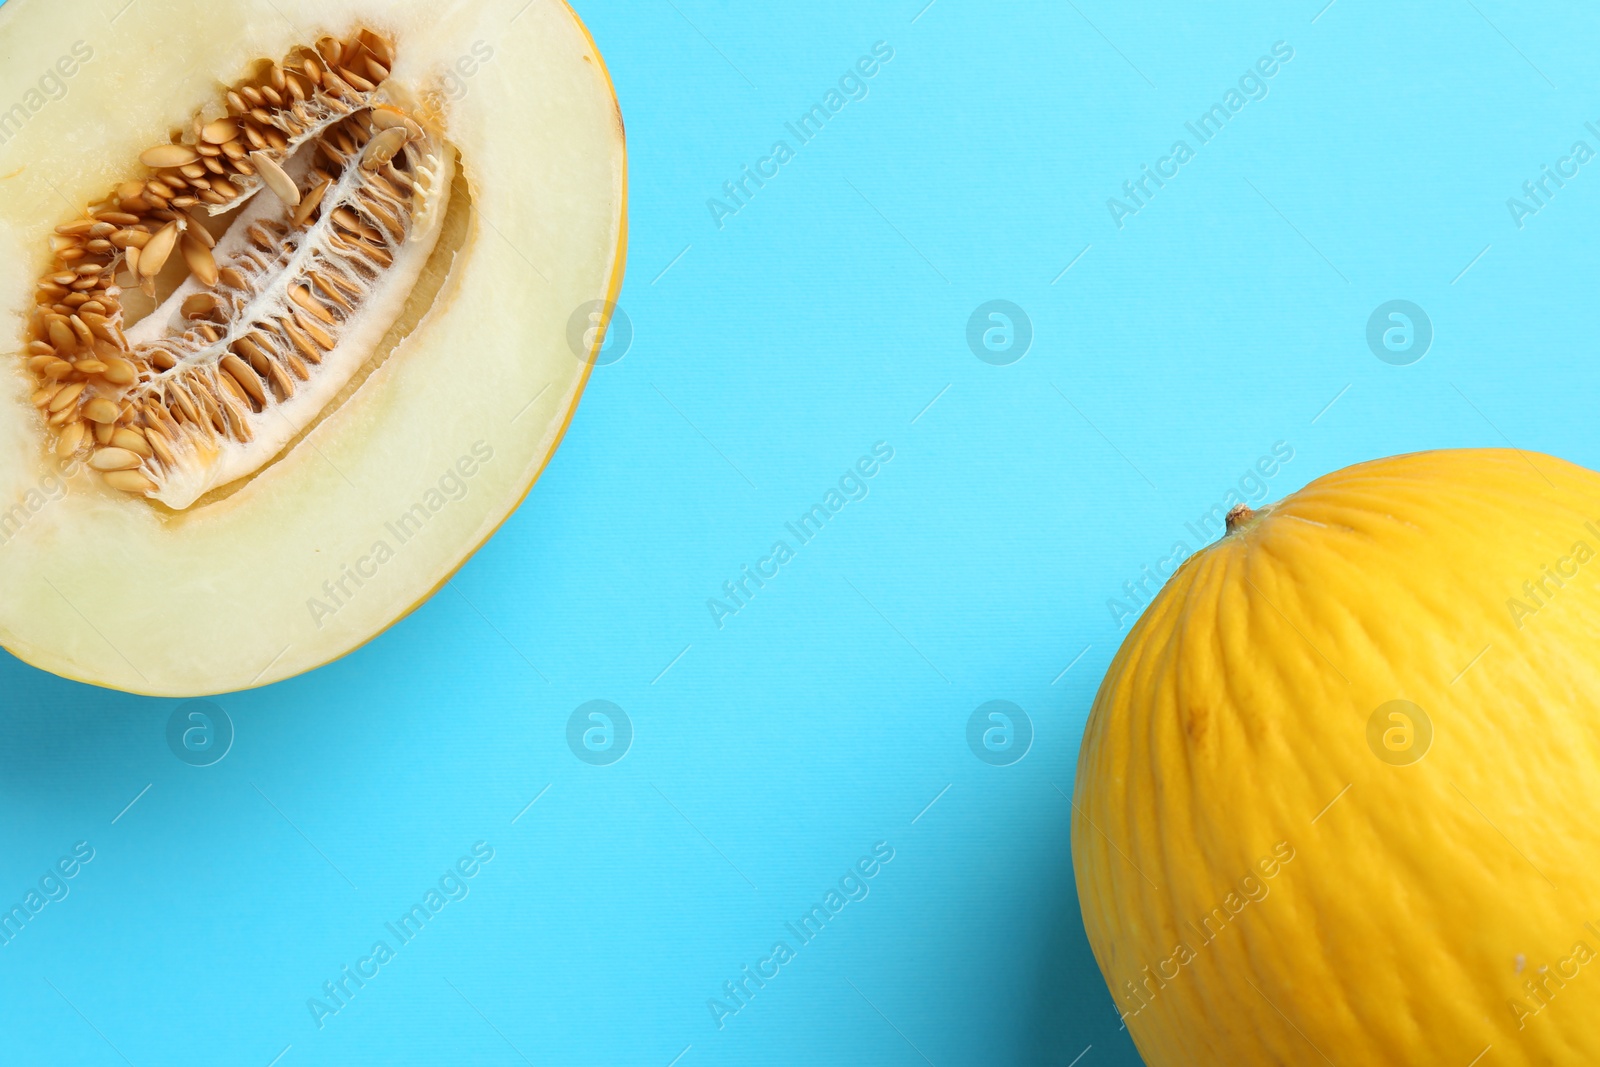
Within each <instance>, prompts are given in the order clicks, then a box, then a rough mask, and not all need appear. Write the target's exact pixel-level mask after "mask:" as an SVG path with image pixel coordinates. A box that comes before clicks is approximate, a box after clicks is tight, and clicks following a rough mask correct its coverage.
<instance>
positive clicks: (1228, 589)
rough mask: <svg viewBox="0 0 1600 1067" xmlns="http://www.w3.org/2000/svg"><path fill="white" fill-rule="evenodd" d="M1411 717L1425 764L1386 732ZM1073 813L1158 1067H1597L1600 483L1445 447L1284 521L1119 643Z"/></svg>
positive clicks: (1302, 504)
mask: <svg viewBox="0 0 1600 1067" xmlns="http://www.w3.org/2000/svg"><path fill="white" fill-rule="evenodd" d="M1525 583H1526V584H1525ZM1395 700H1404V701H1409V702H1411V703H1412V704H1414V705H1415V706H1416V707H1417V708H1420V709H1421V711H1422V715H1423V716H1425V717H1426V722H1427V723H1431V726H1432V737H1431V742H1426V741H1425V738H1424V735H1425V733H1426V731H1425V729H1424V725H1425V722H1424V720H1423V719H1422V718H1421V717H1418V716H1415V715H1413V716H1411V718H1412V724H1411V725H1412V727H1413V730H1412V733H1411V735H1410V737H1409V742H1410V746H1411V747H1410V748H1409V749H1408V748H1407V747H1406V746H1407V741H1408V738H1407V736H1406V734H1405V733H1404V730H1405V726H1406V724H1405V722H1404V721H1402V720H1393V719H1389V718H1388V717H1387V712H1386V713H1385V715H1384V717H1383V718H1382V719H1381V721H1380V725H1381V728H1380V729H1376V730H1374V731H1372V732H1371V734H1370V738H1371V739H1370V740H1369V720H1371V719H1372V718H1373V716H1374V712H1375V711H1377V710H1378V709H1380V707H1382V706H1383V705H1385V704H1387V703H1388V702H1390V701H1395ZM1390 710H1393V709H1390ZM1389 731H1400V732H1393V733H1390V732H1389ZM1385 733H1388V738H1387V742H1386V740H1385V737H1384V735H1385ZM1418 752H1424V753H1425V754H1423V755H1422V756H1421V758H1420V759H1416V760H1415V761H1414V762H1408V761H1409V760H1412V759H1413V758H1414V757H1415V756H1416V755H1417V754H1418ZM1380 753H1381V754H1382V755H1383V758H1380V755H1379V754H1380ZM1075 792H1076V796H1075V801H1074V818H1073V827H1072V850H1073V860H1074V865H1075V868H1076V872H1077V886H1078V893H1079V896H1080V898H1081V901H1082V907H1083V918H1084V924H1085V927H1086V929H1087V931H1088V936H1089V941H1090V944H1091V945H1092V946H1093V949H1094V953H1095V957H1096V959H1097V960H1098V961H1099V963H1100V969H1101V971H1102V972H1103V973H1104V975H1105V977H1106V981H1107V983H1108V984H1109V986H1110V988H1111V991H1112V995H1113V996H1114V997H1115V999H1116V1003H1117V1008H1118V1011H1119V1012H1122V1013H1124V1019H1125V1022H1126V1025H1127V1027H1128V1030H1129V1031H1130V1033H1131V1034H1132V1036H1133V1039H1134V1041H1135V1043H1136V1044H1137V1045H1138V1048H1139V1051H1140V1053H1141V1054H1142V1055H1143V1056H1144V1058H1145V1061H1146V1062H1147V1063H1149V1064H1151V1065H1154V1067H1168V1065H1179V1064H1183V1065H1190V1064H1203V1065H1209V1064H1217V1065H1228V1067H1249V1065H1254V1064H1261V1065H1266V1064H1337V1065H1339V1067H1358V1065H1359V1067H1375V1065H1387V1064H1394V1065H1402V1064H1404V1065H1415V1064H1455V1065H1459V1067H1467V1065H1468V1064H1470V1063H1475V1062H1476V1063H1477V1064H1480V1065H1482V1067H1514V1065H1523V1064H1528V1065H1531V1064H1595V1063H1600V475H1597V474H1595V473H1594V472H1592V471H1588V470H1585V469H1583V468H1580V467H1577V466H1574V465H1572V464H1570V463H1567V462H1564V461H1562V460H1559V459H1554V458H1552V457H1549V456H1544V455H1539V454H1535V453H1519V452H1514V451H1502V450H1471V451H1443V452H1429V453H1421V454H1416V455H1407V456H1398V457H1395V458H1392V459H1384V460H1379V461H1376V462H1372V463H1365V464H1361V465H1358V466H1355V467H1351V468H1348V469H1346V470H1343V471H1340V472H1338V473H1336V474H1332V475H1329V476H1327V477H1325V478H1322V479H1319V480H1318V481H1316V482H1313V483H1312V484H1311V485H1309V486H1307V487H1306V488H1305V489H1303V490H1301V491H1300V492H1298V493H1295V494H1294V495H1292V496H1290V497H1288V498H1287V499H1285V500H1283V501H1282V502H1280V503H1278V504H1275V505H1272V506H1270V507H1268V508H1265V509H1263V510H1262V511H1261V512H1259V513H1257V515H1256V516H1255V517H1254V518H1252V519H1247V520H1246V521H1245V522H1244V523H1243V524H1242V525H1241V526H1240V527H1239V528H1238V529H1236V530H1235V531H1233V532H1231V533H1230V534H1228V535H1227V536H1225V537H1224V538H1222V540H1221V541H1219V542H1218V543H1217V544H1215V545H1214V546H1212V547H1211V548H1210V549H1208V550H1206V551H1204V552H1201V553H1199V554H1197V555H1196V556H1194V557H1192V558H1191V559H1190V560H1189V561H1188V562H1187V563H1185V564H1184V565H1183V566H1182V567H1181V568H1180V569H1179V571H1178V572H1177V574H1175V575H1174V576H1173V577H1172V579H1171V580H1170V581H1169V582H1168V583H1167V585H1166V587H1165V588H1164V589H1163V590H1162V591H1161V592H1160V594H1159V595H1158V596H1157V598H1156V599H1155V601H1154V602H1153V603H1152V604H1151V605H1150V607H1149V608H1148V609H1147V610H1146V611H1145V613H1144V615H1143V616H1142V618H1141V619H1140V620H1139V621H1138V623H1137V624H1136V625H1135V626H1134V627H1133V629H1132V631H1131V632H1130V633H1129V635H1128V637H1127V640H1126V641H1125V642H1124V644H1123V646H1122V648H1121V650H1120V651H1119V652H1118V654H1117V656H1116V658H1115V660H1114V661H1113V663H1112V665H1111V668H1110V671H1109V673H1108V674H1107V676H1106V679H1105V681H1104V683H1103V684H1102V686H1101V688H1100V691H1099V694H1098V695H1097V696H1096V698H1095V702H1094V708H1093V711H1092V712H1091V715H1090V718H1089V723H1088V728H1087V732H1086V735H1085V737H1084V743H1083V748H1082V751H1081V754H1080V757H1079V763H1078V777H1077V783H1076V790H1075ZM1485 1050H1487V1051H1485ZM1480 1056H1481V1059H1476V1060H1475V1057H1480Z"/></svg>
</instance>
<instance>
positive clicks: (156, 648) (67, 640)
mask: <svg viewBox="0 0 1600 1067" xmlns="http://www.w3.org/2000/svg"><path fill="white" fill-rule="evenodd" d="M519 7H521V2H520V0H519V2H518V3H516V4H493V3H486V2H476V0H475V2H463V0H383V2H377V0H274V3H273V4H271V5H242V4H241V5H233V4H225V5H223V4H217V3H216V2H215V0H208V2H200V0H163V2H162V3H160V4H141V5H138V6H136V7H134V8H132V9H131V10H129V11H127V12H126V13H125V14H123V15H122V16H121V17H119V19H118V21H117V22H116V23H115V25H114V27H111V28H109V29H105V30H102V28H101V27H99V26H98V25H96V27H95V30H94V33H93V37H92V40H90V39H87V37H86V35H87V33H88V31H86V30H85V29H84V28H83V27H84V20H83V19H82V18H81V17H78V14H77V12H76V8H75V7H68V6H67V5H61V4H57V3H54V2H53V0H10V2H9V3H6V4H5V5H4V6H3V7H0V101H15V100H24V99H26V98H27V93H28V91H29V90H30V88H37V83H38V78H39V76H40V75H42V74H44V73H45V71H46V69H47V68H48V67H50V66H53V64H54V63H55V60H56V58H57V57H60V56H70V55H72V49H73V46H74V44H75V43H77V42H80V41H83V42H84V43H85V44H87V45H88V47H89V48H92V50H93V56H92V58H91V59H89V60H88V61H87V62H84V63H82V64H81V65H80V66H79V67H78V69H77V70H76V72H75V73H74V75H73V76H72V77H71V79H70V80H66V79H63V82H62V83H63V84H64V85H65V86H66V87H67V92H66V94H65V96H64V97H63V98H62V99H59V100H51V101H50V102H48V103H47V104H45V105H44V106H43V107H41V108H40V109H39V110H38V111H37V112H36V113H32V114H31V115H30V116H29V117H28V120H27V122H26V123H25V124H22V125H21V128H20V131H17V124H16V123H12V124H11V125H10V126H7V127H5V128H4V133H5V134H7V135H10V134H12V133H13V131H16V132H15V134H14V136H10V139H9V140H7V141H5V143H4V144H0V308H3V309H4V310H5V312H6V321H5V323H4V324H3V326H0V337H3V338H4V340H3V341H0V357H3V361H0V457H4V458H3V459H0V644H3V645H4V646H5V647H6V648H7V649H9V650H10V651H12V652H13V653H15V654H16V655H18V656H20V657H22V658H23V659H25V660H27V661H29V662H30V663H33V664H35V665H37V666H39V667H42V668H44V669H46V670H50V671H53V672H55V673H58V674H62V675H65V676H68V677H72V678H77V679H81V680H83V681H87V682H91V683H93V684H97V685H103V686H109V687H114V688H118V689H125V690H129V691H134V692H141V693H149V694H157V695H194V694H201V693H218V692H226V691H230V690H235V689H241V688H248V687H251V686H256V685H263V684H267V683H269V682H273V681H277V680H279V679H282V678H286V677H290V676H292V675H295V674H297V673H300V672H302V671H305V670H308V669H310V668H312V667H314V666H317V665H319V664H322V663H325V662H327V661H329V660H331V659H334V658H336V657H338V656H340V655H342V654H344V653H346V652H348V651H350V650H351V649H353V648H355V647H357V646H358V645H360V644H362V643H363V642H365V641H367V640H369V639H370V638H372V637H373V636H374V635H375V634H377V633H379V632H381V631H382V630H383V629H384V628H385V627H387V626H388V625H390V624H391V623H392V622H394V621H395V620H396V619H397V618H399V617H401V616H402V615H404V614H405V613H406V612H407V611H408V610H410V609H411V608H412V607H414V606H415V605H416V604H417V603H419V602H420V601H421V600H423V599H424V598H426V597H427V596H428V595H429V593H430V592H431V591H433V590H434V589H436V588H437V587H438V586H439V585H440V584H441V583H442V582H443V581H445V580H446V579H447V578H448V577H449V575H451V574H452V573H453V572H454V571H455V569H456V568H457V567H459V566H460V564H461V563H462V562H463V561H464V559H465V558H466V556H467V555H469V554H470V553H471V551H473V550H474V549H475V548H476V547H477V546H478V545H480V544H481V543H482V542H483V541H484V540H485V539H486V538H487V537H488V536H489V535H490V534H491V533H492V532H493V531H494V529H495V528H496V527H497V526H498V525H499V524H500V523H501V522H502V521H504V519H505V518H506V517H507V515H509V514H510V512H511V511H512V510H513V509H514V508H515V507H516V506H517V504H518V503H519V501H520V500H521V499H522V498H523V496H524V494H525V493H526V492H527V490H528V488H529V486H530V485H531V484H532V482H533V481H534V479H535V478H536V477H537V476H538V474H539V472H540V471H541V470H542V469H543V467H544V465H545V463H546V462H547V460H548V458H549V456H550V454H551V452H552V451H553V450H554V448H555V446H556V445H557V443H558V442H559V439H560V437H561V434H562V433H563V432H564V430H565V428H566V425H567V423H568V421H569V419H570V418H571V415H572V412H573V409H574V407H575V405H576V403H577V400H578V396H579V394H580V393H581V391H582V389H583V385H584V383H585V381H586V380H587V376H588V371H589V369H590V363H589V362H588V361H586V360H585V359H581V358H579V357H578V356H576V355H575V354H574V353H573V351H572V349H571V348H570V347H569V345H568V340H567V324H568V321H569V319H570V317H571V316H572V314H573V312H574V311H575V309H578V308H579V307H581V306H583V305H585V304H587V303H589V302H592V301H601V300H614V299H615V296H616V290H617V287H618V285H619V284H620V278H621V270H622V257H623V250H624V244H625V200H626V162H625V153H624V145H623V132H622V125H621V118H620V115H619V113H618V111H617V106H616V101H615V97H614V95H613V93H612V89H611V85H610V82H609V79H608V77H607V75H606V72H605V68H604V65H603V63H602V61H601V58H600V55H599V53H598V52H597V51H596V49H595V46H594V43H593V42H592V41H591V40H590V39H589V37H588V35H587V33H586V32H585V31H584V29H583V27H582V26H581V24H580V23H579V22H578V21H577V19H576V17H575V16H574V15H573V14H572V12H571V11H570V10H569V9H568V8H567V7H566V6H565V5H564V4H563V3H560V2H559V0H533V3H531V4H529V5H528V6H527V7H526V8H525V9H523V10H522V11H521V13H520V14H518V8H519ZM513 17H515V18H514V21H513ZM363 26H364V27H367V28H370V29H373V30H376V31H378V32H379V33H382V34H383V35H385V36H386V37H387V38H389V39H390V40H392V41H393V42H394V49H395V53H396V63H395V66H394V69H393V78H394V79H396V80H397V81H400V82H403V83H406V84H408V85H411V86H413V87H415V88H416V89H417V90H418V91H425V90H426V89H428V88H430V87H432V88H435V89H439V90H442V96H441V99H442V101H443V103H442V107H443V113H442V116H441V120H442V122H443V125H444V128H445V131H446V136H447V138H448V140H449V141H450V142H451V143H452V144H453V145H454V146H455V148H456V149H457V150H458V152H459V155H460V160H459V162H460V167H461V176H462V179H464V181H465V183H466V189H465V191H466V192H467V194H468V197H467V198H464V200H468V199H469V200H470V208H469V209H467V210H466V212H464V213H463V214H462V215H461V217H460V218H459V219H456V220H452V221H454V222H455V223H456V224H457V227H458V230H457V234H456V237H455V240H454V242H453V244H454V245H457V246H459V247H458V250H457V251H456V253H455V256H454V260H453V262H448V261H447V262H444V263H442V264H440V265H439V266H440V268H441V269H444V270H447V271H448V275H447V276H446V277H444V279H443V282H442V285H440V286H439V287H438V291H437V296H436V297H435V298H434V299H433V303H432V307H431V308H430V309H427V310H426V312H425V313H423V314H422V315H421V317H420V321H418V322H416V324H415V327H414V328H413V329H411V331H410V333H409V334H408V335H406V336H405V337H404V339H403V340H402V341H401V342H400V343H399V344H398V345H397V346H396V347H395V348H394V350H393V352H392V353H391V354H389V355H388V357H387V358H386V359H385V360H384V361H383V362H382V363H381V364H379V365H377V366H376V367H375V369H372V370H371V372H370V373H369V374H368V375H367V376H366V377H365V379H364V380H361V381H360V382H359V387H358V388H355V389H353V390H352V391H349V393H348V395H347V396H345V397H344V398H343V400H342V401H341V402H340V403H339V405H338V406H337V408H335V409H334V410H332V411H331V412H330V413H329V414H328V415H327V416H326V417H325V418H324V419H323V420H322V421H321V422H320V423H318V424H317V425H316V426H315V428H314V429H312V430H311V431H310V432H309V433H308V434H306V435H305V437H304V438H303V439H301V440H299V441H297V442H295V443H294V444H293V445H292V446H291V448H290V449H289V451H287V452H286V453H285V454H284V455H283V456H282V457H280V458H279V460H278V461H277V462H275V463H274V464H272V465H271V466H270V467H267V468H266V469H265V470H263V471H262V472H260V473H259V474H258V475H256V476H255V477H254V478H253V479H251V480H250V481H248V482H247V483H243V484H242V487H239V488H237V489H236V490H235V491H233V492H231V493H229V494H227V495H225V496H222V497H221V498H220V499H217V500H213V501H211V502H203V503H202V504H201V505H199V506H197V507H195V508H192V509H190V510H189V511H185V512H172V511H169V510H166V509H163V508H160V507H158V506H154V505H152V504H150V503H149V502H147V501H144V500H141V499H136V498H133V497H129V496H127V495H124V494H120V493H116V492H114V491H111V490H108V489H106V488H104V487H103V486H102V485H101V484H100V482H99V481H98V479H97V478H96V477H95V476H93V475H91V474H89V473H87V472H80V473H77V474H75V475H73V476H71V477H69V478H62V479H61V480H60V481H57V472H58V469H59V468H58V465H57V463H56V461H55V460H54V459H53V458H52V457H51V456H50V455H49V453H48V452H47V446H48V438H47V436H46V434H45V432H44V427H43V421H42V419H41V418H40V416H39V414H38V412H36V411H35V410H34V409H33V407H32V406H31V405H30V404H29V400H28V397H29V393H30V392H31V390H32V389H33V388H34V385H33V382H32V380H31V377H30V376H29V374H28V373H27V371H26V370H25V368H24V366H23V363H22V358H21V357H20V356H19V355H16V354H15V353H19V352H20V351H21V349H22V346H23V336H24V330H25V318H24V316H25V315H26V314H27V313H28V312H29V311H31V310H32V307H33V301H32V292H33V285H34V281H35V280H36V278H37V276H38V275H39V274H40V273H41V272H42V271H43V270H44V269H45V268H46V267H47V266H48V259H47V255H48V249H49V242H48V238H49V234H50V231H51V228H52V227H54V226H55V225H57V224H58V223H62V222H65V221H69V220H70V219H71V218H73V217H76V215H77V213H78V212H79V211H81V210H82V207H83V206H84V205H85V204H87V203H89V202H91V201H94V200H97V199H99V198H100V197H102V196H103V195H104V194H105V191H106V190H107V189H108V188H110V187H112V186H114V185H115V184H116V183H117V182H119V181H122V180H125V179H126V178H127V177H128V176H129V172H130V168H133V167H135V166H136V159H137V156H138V154H139V152H140V151H141V150H143V149H145V148H147V147H149V146H151V145H155V144H160V143H163V142H165V141H166V140H167V139H168V136H169V131H170V130H172V129H175V128H178V127H180V126H183V125H184V124H185V123H187V122H188V121H189V119H190V117H191V116H192V115H193V113H194V112H195V111H196V110H198V109H201V108H203V107H206V106H207V105H213V104H215V103H216V101H217V99H218V94H219V91H220V90H221V87H222V85H223V83H226V82H232V81H234V80H235V79H237V78H239V77H242V76H244V75H245V74H247V73H248V72H250V70H251V69H252V65H253V64H254V63H255V62H256V61H257V60H260V59H263V58H280V57H282V56H283V55H284V54H286V53H287V52H289V51H290V50H291V49H292V48H293V47H295V46H298V45H307V44H311V43H312V42H314V41H315V40H316V39H317V38H318V37H320V36H322V35H323V34H336V35H337V34H347V33H349V32H351V31H352V30H353V29H355V28H357V27H363ZM82 50H83V49H82V46H80V54H81V52H82ZM486 51H488V52H491V53H492V55H491V57H490V58H488V59H486V60H485V59H483V56H484V54H485V52H486ZM464 58H465V59H466V61H465V62H463V59H464ZM458 63H459V64H460V65H459V66H458ZM467 69H471V71H472V73H471V75H470V77H468V76H464V75H463V74H462V73H461V72H462V71H463V70H467ZM451 70H454V71H455V72H456V73H455V74H454V76H453V77H447V72H448V71H451ZM0 106H4V105H3V104H0ZM463 226H464V230H463V229H461V227H463ZM447 228H448V224H447ZM446 242H447V243H448V242H450V238H449V237H448V236H447V238H446ZM436 258H437V257H436ZM445 258H446V259H447V260H448V257H445ZM437 282H438V279H437V277H435V278H434V279H432V280H431V281H430V279H424V283H423V286H422V287H420V288H423V289H428V288H431V286H432V285H433V284H437ZM8 353H9V354H10V355H6V354H8ZM468 472H470V473H468ZM406 516H410V518H409V519H406V518H405V517H406ZM403 520H404V521H403ZM325 583H326V584H325ZM330 590H331V592H330Z"/></svg>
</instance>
